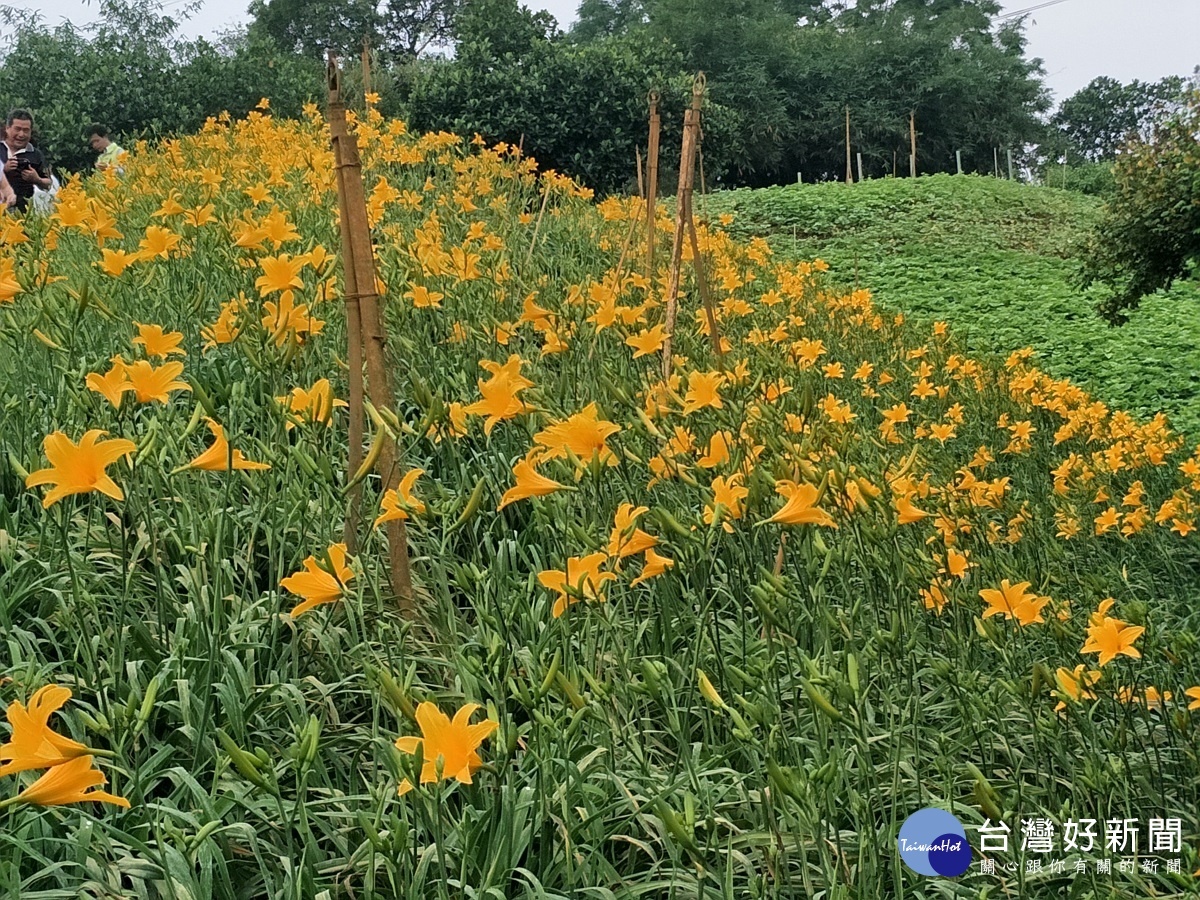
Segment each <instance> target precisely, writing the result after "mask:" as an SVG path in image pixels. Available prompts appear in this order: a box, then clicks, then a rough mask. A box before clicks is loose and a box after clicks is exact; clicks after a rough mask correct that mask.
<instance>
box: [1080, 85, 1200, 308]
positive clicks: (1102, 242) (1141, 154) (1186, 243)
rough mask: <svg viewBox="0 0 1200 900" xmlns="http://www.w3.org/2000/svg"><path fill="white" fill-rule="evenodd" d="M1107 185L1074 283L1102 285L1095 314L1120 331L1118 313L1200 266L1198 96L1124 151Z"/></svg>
mask: <svg viewBox="0 0 1200 900" xmlns="http://www.w3.org/2000/svg"><path fill="white" fill-rule="evenodd" d="M1113 178H1114V180H1115V182H1116V188H1115V192H1114V194H1113V196H1112V197H1111V198H1110V200H1109V202H1108V204H1107V205H1106V206H1105V208H1104V216H1103V217H1102V219H1101V220H1100V222H1099V223H1098V225H1097V227H1096V230H1095V233H1094V234H1093V236H1092V239H1091V241H1090V242H1089V244H1088V249H1087V253H1086V255H1085V257H1084V260H1083V265H1082V267H1081V269H1080V283H1081V284H1082V285H1083V286H1084V287H1086V286H1088V285H1091V284H1094V283H1097V282H1099V283H1100V284H1102V285H1104V286H1105V287H1106V288H1107V289H1108V296H1107V297H1105V299H1104V300H1103V302H1102V303H1101V306H1100V309H1101V312H1102V313H1103V314H1104V316H1105V317H1106V318H1108V320H1109V321H1110V322H1113V323H1114V324H1122V323H1124V322H1126V321H1128V318H1129V317H1128V315H1126V310H1131V309H1136V308H1137V307H1138V306H1139V305H1140V303H1141V300H1142V298H1143V297H1145V296H1146V295H1147V294H1152V293H1153V292H1155V291H1157V290H1160V289H1163V288H1169V287H1170V286H1171V284H1172V283H1173V282H1174V281H1175V280H1176V279H1177V278H1180V277H1183V276H1185V275H1187V274H1188V273H1189V272H1190V271H1191V268H1192V266H1193V265H1194V264H1195V263H1196V262H1198V261H1200V88H1196V89H1193V90H1192V91H1191V92H1190V93H1189V94H1188V96H1187V98H1186V103H1185V107H1184V109H1183V111H1182V112H1180V113H1179V114H1178V115H1176V116H1173V117H1171V118H1170V119H1168V120H1166V121H1165V122H1162V123H1161V124H1159V125H1158V126H1156V127H1155V129H1154V134H1153V136H1152V137H1151V139H1150V140H1148V141H1135V142H1133V143H1131V144H1129V145H1128V146H1127V148H1126V151H1125V152H1124V153H1122V154H1121V155H1120V156H1118V157H1117V161H1116V163H1115V164H1114V166H1113Z"/></svg>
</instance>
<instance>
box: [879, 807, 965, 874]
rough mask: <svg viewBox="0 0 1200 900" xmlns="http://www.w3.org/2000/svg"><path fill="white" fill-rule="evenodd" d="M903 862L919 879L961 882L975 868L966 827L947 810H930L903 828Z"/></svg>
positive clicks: (916, 815) (915, 815)
mask: <svg viewBox="0 0 1200 900" xmlns="http://www.w3.org/2000/svg"><path fill="white" fill-rule="evenodd" d="M896 844H897V846H898V847H899V849H900V858H901V859H902V860H904V864H905V865H906V866H908V867H909V868H910V869H912V870H913V871H914V872H916V873H917V874H918V875H931V876H938V875H940V876H942V877H944V878H957V877H958V876H959V875H961V874H963V873H964V872H965V871H967V869H969V868H970V867H971V845H970V844H968V843H967V832H966V829H964V828H963V826H962V823H961V822H959V821H958V819H956V818H955V817H954V816H953V815H951V814H950V813H948V812H946V811H945V810H944V809H938V808H937V807H934V806H927V807H926V808H925V809H922V810H918V811H917V812H915V813H913V814H912V815H911V816H909V817H908V818H907V819H905V820H904V824H903V825H901V826H900V836H899V837H898V838H897V839H896Z"/></svg>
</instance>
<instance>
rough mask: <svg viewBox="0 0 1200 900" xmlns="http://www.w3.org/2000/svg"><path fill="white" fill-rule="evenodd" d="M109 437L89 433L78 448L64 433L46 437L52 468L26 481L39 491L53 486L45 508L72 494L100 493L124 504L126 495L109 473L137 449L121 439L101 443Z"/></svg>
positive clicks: (100, 433) (95, 429) (43, 505)
mask: <svg viewBox="0 0 1200 900" xmlns="http://www.w3.org/2000/svg"><path fill="white" fill-rule="evenodd" d="M105 434H107V432H105V431H101V430H100V429H98V428H93V429H92V430H91V431H88V432H87V433H86V434H84V436H83V437H82V438H80V440H79V443H78V444H75V443H73V442H72V441H71V439H70V438H68V437H67V436H66V435H65V434H63V432H61V431H56V432H54V433H53V434H48V435H46V439H45V440H44V441H43V442H42V449H43V450H44V451H45V453H46V459H48V460H50V468H48V469H39V470H38V471H36V472H34V473H32V474H31V475H30V476H29V477H28V478H26V479H25V486H26V487H36V486H37V485H39V484H53V485H55V487H54V489H53V490H52V491H50V492H49V493H48V494H46V496H45V498H43V500H42V507H43V508H44V509H49V508H50V507H51V506H53V505H54V504H55V503H57V502H58V501H59V500H61V499H62V498H63V497H68V496H70V495H71V494H86V493H90V492H91V491H99V492H100V493H102V494H107V495H108V496H109V497H112V498H113V499H114V500H124V499H125V494H124V492H123V491H122V490H121V489H120V488H119V487H117V485H116V482H114V481H113V480H112V479H111V478H110V477H109V476H108V473H107V472H106V471H105V469H107V468H108V467H109V466H111V465H112V464H113V463H115V462H116V461H117V460H118V459H120V458H121V457H122V456H128V455H130V454H131V453H133V451H134V450H136V449H137V445H136V444H134V442H133V441H129V440H125V439H124V438H117V439H115V440H111V441H101V440H100V438H101V437H102V436H103V435H105Z"/></svg>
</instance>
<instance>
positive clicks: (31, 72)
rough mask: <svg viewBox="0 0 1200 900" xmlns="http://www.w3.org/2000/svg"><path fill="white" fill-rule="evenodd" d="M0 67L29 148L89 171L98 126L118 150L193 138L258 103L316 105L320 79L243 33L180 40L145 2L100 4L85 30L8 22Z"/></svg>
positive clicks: (315, 69)
mask: <svg viewBox="0 0 1200 900" xmlns="http://www.w3.org/2000/svg"><path fill="white" fill-rule="evenodd" d="M8 28H9V30H10V32H11V33H10V34H9V35H8V40H7V43H6V45H5V47H4V51H3V56H2V58H0V105H2V107H3V110H5V111H6V110H9V109H13V108H14V107H24V108H27V109H30V110H32V112H33V114H34V122H35V126H36V130H35V140H36V141H37V142H38V143H39V145H40V146H41V147H43V148H44V150H45V151H46V152H47V155H48V157H49V159H50V161H51V163H52V164H53V165H54V166H55V168H56V169H62V170H67V171H80V170H83V169H86V168H89V167H90V166H91V163H92V161H93V160H94V159H95V154H94V153H92V152H91V151H90V150H89V149H88V145H87V140H86V129H87V127H88V125H89V124H91V123H93V122H95V123H99V124H102V125H104V126H106V127H107V128H108V129H109V130H110V132H111V133H112V136H113V137H114V138H115V139H116V140H117V142H118V143H120V144H121V145H122V146H125V147H130V146H132V144H133V143H134V142H135V141H136V140H138V139H140V138H146V139H153V138H156V137H161V136H165V135H169V134H177V133H184V132H188V131H193V130H195V129H196V128H198V127H199V126H200V125H202V124H203V123H204V120H205V119H206V118H208V117H209V116H213V115H217V114H218V113H220V112H221V111H222V110H228V111H229V112H230V113H232V114H234V115H244V114H245V113H246V112H247V111H248V110H250V109H252V108H253V107H254V105H255V104H257V103H258V102H259V100H260V99H262V98H263V97H264V96H266V97H270V98H271V100H272V103H273V105H274V107H275V108H276V109H277V110H279V111H280V112H281V113H282V114H284V115H289V114H290V115H297V114H299V112H300V109H301V107H302V106H303V104H304V103H305V101H307V100H310V99H317V98H318V97H319V96H320V91H321V89H322V85H323V84H324V70H323V68H322V67H321V66H320V65H318V64H317V63H316V62H315V61H314V60H312V59H309V58H306V57H303V56H301V55H298V54H295V53H291V52H287V51H283V50H281V49H280V48H279V47H278V46H277V45H276V44H275V42H274V41H272V40H270V39H269V38H265V37H262V36H260V35H259V34H257V33H254V32H253V31H245V30H244V31H242V32H240V33H233V34H230V35H227V36H225V38H224V39H223V40H221V41H210V40H205V39H200V40H187V39H185V38H183V37H182V36H181V35H180V34H179V23H178V22H177V21H176V20H174V19H172V18H171V17H169V16H166V15H164V14H162V13H161V12H160V10H159V8H158V6H157V5H156V4H153V3H151V2H149V0H133V2H127V0H103V3H102V4H101V16H100V19H99V20H98V22H97V24H96V25H95V26H94V27H92V28H88V29H81V28H75V27H72V26H70V25H66V24H64V25H60V26H58V27H55V28H49V27H46V26H45V25H43V24H41V23H39V22H37V21H25V20H17V19H13V18H10V19H9V25H8Z"/></svg>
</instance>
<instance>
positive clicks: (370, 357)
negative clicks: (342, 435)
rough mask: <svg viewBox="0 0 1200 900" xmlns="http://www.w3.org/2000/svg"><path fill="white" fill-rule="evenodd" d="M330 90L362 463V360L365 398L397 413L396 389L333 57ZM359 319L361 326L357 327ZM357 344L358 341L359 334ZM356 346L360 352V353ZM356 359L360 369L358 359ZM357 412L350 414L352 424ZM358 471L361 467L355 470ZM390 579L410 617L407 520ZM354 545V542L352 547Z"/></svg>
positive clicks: (382, 463) (384, 472) (384, 451)
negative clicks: (393, 394)
mask: <svg viewBox="0 0 1200 900" xmlns="http://www.w3.org/2000/svg"><path fill="white" fill-rule="evenodd" d="M326 79H327V87H328V90H329V110H328V120H329V134H330V140H331V142H332V145H333V158H334V171H335V173H336V180H337V189H338V210H339V213H340V216H341V229H342V238H343V243H342V265H343V268H344V271H345V283H346V292H345V298H346V310H347V316H348V321H349V323H350V329H351V330H350V334H349V336H348V337H349V347H348V352H347V360H348V362H349V363H350V367H351V371H350V381H351V399H352V400H353V399H354V389H353V385H354V382H355V380H357V381H358V382H359V385H360V387H359V389H358V394H357V400H358V404H359V406H360V409H359V410H358V411H357V417H358V440H357V443H355V441H354V440H353V439H352V440H351V446H350V455H351V457H352V458H353V457H354V456H355V453H356V450H357V454H358V458H359V459H360V463H359V465H361V454H362V409H361V407H362V405H363V390H362V362H363V360H364V358H365V362H366V369H367V378H366V394H367V395H368V396H369V397H370V398H371V403H372V405H373V406H374V407H375V408H376V409H377V410H380V411H387V412H390V413H392V415H393V416H394V415H395V403H394V401H393V398H392V388H391V384H390V381H389V379H388V373H387V364H386V358H385V334H384V327H383V317H382V313H381V310H380V306H379V294H378V292H377V290H376V273H375V254H374V248H373V247H372V243H371V228H370V224H369V221H368V218H367V203H366V194H365V192H364V190H363V182H362V161H361V159H360V157H359V153H358V140H357V139H356V138H355V136H354V135H352V134H351V133H350V131H349V129H348V128H347V124H346V106H345V103H344V101H343V97H342V83H341V71H340V69H339V68H338V63H337V55H336V54H334V53H332V52H331V53H330V54H329V61H328V65H327V67H326ZM355 320H357V323H355ZM355 331H357V337H358V340H357V341H355V339H354V338H355V334H354V332H355ZM356 345H357V349H356ZM356 357H357V360H358V362H357V368H355V362H354V360H355V358H356ZM355 415H356V413H355V412H354V411H352V412H351V420H352V423H353V420H354V418H355ZM379 439H380V440H381V442H382V443H381V445H380V452H379V456H378V459H377V461H376V469H375V470H376V472H377V473H378V474H379V478H380V482H381V484H382V486H383V488H384V489H385V490H387V489H394V488H395V487H396V486H397V485H398V484H399V481H400V473H399V469H398V460H397V453H396V447H395V444H394V442H393V439H391V438H389V437H388V436H387V435H385V434H384V435H380V437H379ZM354 470H357V467H354ZM353 513H354V516H353V518H350V517H348V521H347V531H349V530H351V529H353V528H357V525H358V509H357V508H355V509H353ZM387 536H388V556H389V563H390V564H389V567H388V576H389V581H390V582H391V587H392V592H393V593H394V594H395V597H396V600H397V603H398V604H399V606H400V609H401V611H402V612H403V613H405V614H406V615H411V614H412V613H413V611H414V608H413V593H412V573H411V571H410V569H409V560H408V534H407V531H406V529H405V527H404V522H403V521H402V520H393V521H390V522H388V523H387ZM347 546H349V544H348V545H347Z"/></svg>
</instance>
